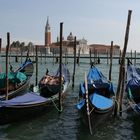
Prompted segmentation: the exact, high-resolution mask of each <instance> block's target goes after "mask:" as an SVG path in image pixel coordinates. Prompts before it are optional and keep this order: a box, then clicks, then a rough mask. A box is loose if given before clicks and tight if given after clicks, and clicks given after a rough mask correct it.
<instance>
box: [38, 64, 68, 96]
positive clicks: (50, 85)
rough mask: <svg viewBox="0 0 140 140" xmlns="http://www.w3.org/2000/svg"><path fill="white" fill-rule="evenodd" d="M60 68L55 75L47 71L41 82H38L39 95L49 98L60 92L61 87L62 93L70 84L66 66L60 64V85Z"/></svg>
mask: <svg viewBox="0 0 140 140" xmlns="http://www.w3.org/2000/svg"><path fill="white" fill-rule="evenodd" d="M59 75H60V68H58V70H57V71H56V73H55V74H53V75H51V74H49V71H47V72H46V75H44V76H43V77H42V78H41V80H40V81H39V91H40V94H41V95H43V96H44V97H50V96H52V95H55V94H57V93H59V92H60V88H61V86H62V93H64V92H65V91H66V89H67V87H68V85H69V83H70V73H69V70H68V69H67V67H66V65H64V64H62V77H61V81H62V85H60V76H59Z"/></svg>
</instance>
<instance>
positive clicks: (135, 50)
mask: <svg viewBox="0 0 140 140" xmlns="http://www.w3.org/2000/svg"><path fill="white" fill-rule="evenodd" d="M136 60H137V53H136V50H135V59H134V65H135V66H136Z"/></svg>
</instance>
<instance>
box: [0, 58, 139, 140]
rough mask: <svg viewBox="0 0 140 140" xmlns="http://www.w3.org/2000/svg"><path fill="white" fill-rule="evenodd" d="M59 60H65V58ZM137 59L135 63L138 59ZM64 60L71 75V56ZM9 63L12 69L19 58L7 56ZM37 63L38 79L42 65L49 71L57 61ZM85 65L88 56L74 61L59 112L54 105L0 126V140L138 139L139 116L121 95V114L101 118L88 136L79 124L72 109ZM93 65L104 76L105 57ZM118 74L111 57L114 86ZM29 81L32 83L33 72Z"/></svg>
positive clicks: (43, 71) (43, 70) (86, 69)
mask: <svg viewBox="0 0 140 140" xmlns="http://www.w3.org/2000/svg"><path fill="white" fill-rule="evenodd" d="M45 61H46V63H45ZM63 61H64V62H65V60H63ZM138 61H139V60H138ZM138 61H137V63H139V62H138ZM67 62H68V64H67V65H68V68H69V70H70V73H71V77H72V73H73V59H72V58H71V59H67ZM10 63H11V64H12V65H13V67H14V69H16V68H17V67H18V65H19V64H20V59H19V62H18V63H15V58H10ZM1 64H2V67H3V70H4V66H5V58H2V60H1ZM138 66H139V64H138ZM38 67H39V71H38V73H39V76H38V79H40V78H41V77H42V76H43V75H44V73H45V71H46V68H48V69H49V71H50V72H55V71H56V69H57V68H58V64H53V62H52V59H51V58H49V59H46V60H45V59H44V58H42V60H41V59H40V58H39V64H38ZM89 67H90V65H89V60H88V59H80V65H79V66H78V65H76V73H75V86H74V89H72V82H71V83H70V86H69V88H68V90H67V92H66V97H65V100H64V103H63V111H62V113H60V114H59V113H58V112H57V110H56V109H55V108H54V109H52V110H51V111H50V112H49V113H47V114H45V115H42V116H39V117H37V118H33V119H30V120H26V121H22V122H18V123H13V124H7V125H3V126H0V140H105V139H106V140H139V139H140V133H139V129H140V126H139V124H140V117H139V116H137V115H136V114H134V113H133V112H132V111H131V110H127V106H128V105H127V101H126V100H125V98H124V100H123V113H122V117H117V118H110V119H109V120H108V121H106V122H103V123H102V124H101V125H100V126H99V127H98V129H97V130H95V132H94V134H93V135H92V136H91V135H90V132H89V129H88V127H87V126H85V125H84V124H83V122H82V121H81V115H80V113H79V111H78V110H77V109H76V103H77V101H78V90H79V83H80V82H82V81H83V79H84V73H85V71H86V72H87V73H88V70H89ZM96 67H97V68H99V69H100V70H101V71H102V73H103V74H104V75H105V76H106V77H108V75H109V74H108V73H109V65H107V60H106V59H104V60H103V59H101V64H98V65H96ZM118 77H119V65H118V60H113V65H112V81H113V83H114V84H115V85H116V86H117V84H118ZM31 83H35V73H34V76H33V77H32V80H31ZM13 115H14V114H13Z"/></svg>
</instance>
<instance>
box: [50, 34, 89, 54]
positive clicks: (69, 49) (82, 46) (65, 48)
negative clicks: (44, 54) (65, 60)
mask: <svg viewBox="0 0 140 140" xmlns="http://www.w3.org/2000/svg"><path fill="white" fill-rule="evenodd" d="M59 46H60V40H59V37H57V42H53V43H52V45H51V52H52V53H59ZM79 51H80V54H89V46H88V45H87V40H85V39H84V38H83V39H78V40H76V53H78V52H79ZM62 52H63V53H68V54H74V36H73V35H72V32H70V34H69V35H68V36H67V40H64V37H63V41H62Z"/></svg>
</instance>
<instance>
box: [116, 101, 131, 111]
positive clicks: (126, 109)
mask: <svg viewBox="0 0 140 140" xmlns="http://www.w3.org/2000/svg"><path fill="white" fill-rule="evenodd" d="M114 103H116V105H117V108H118V106H119V103H118V101H117V100H116V99H115V100H114ZM130 107H131V105H130V103H129V105H128V106H127V107H126V109H124V110H122V111H119V113H121V112H125V111H127V110H128V109H129V108H130ZM114 109H115V106H114Z"/></svg>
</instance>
